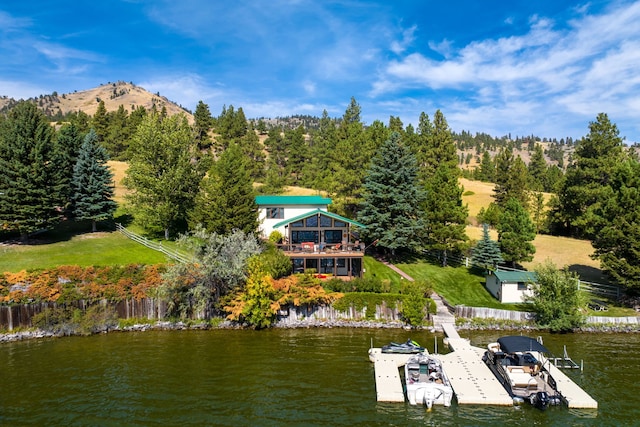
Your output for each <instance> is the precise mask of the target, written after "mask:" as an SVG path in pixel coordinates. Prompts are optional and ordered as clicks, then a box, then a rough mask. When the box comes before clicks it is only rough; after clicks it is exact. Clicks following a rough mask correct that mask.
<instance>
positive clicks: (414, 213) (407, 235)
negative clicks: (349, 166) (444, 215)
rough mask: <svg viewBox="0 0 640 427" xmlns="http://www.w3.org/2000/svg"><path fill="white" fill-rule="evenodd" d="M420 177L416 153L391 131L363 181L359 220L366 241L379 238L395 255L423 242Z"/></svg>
mask: <svg viewBox="0 0 640 427" xmlns="http://www.w3.org/2000/svg"><path fill="white" fill-rule="evenodd" d="M417 179H418V178H417V167H416V160H415V157H414V155H413V154H412V153H411V150H409V149H408V148H407V147H405V146H404V145H402V143H401V141H400V135H399V134H398V133H397V132H394V133H392V134H391V136H390V137H389V139H388V140H387V141H386V142H385V143H384V144H383V145H382V147H380V149H379V150H378V153H377V154H376V155H375V156H374V158H373V159H372V161H371V166H370V167H369V170H368V171H367V175H366V178H365V181H364V184H363V202H362V204H361V205H360V210H359V212H358V221H360V222H361V223H362V224H364V225H365V226H366V228H365V229H363V230H362V232H361V234H362V237H363V238H364V239H365V240H368V241H369V242H372V241H375V240H377V246H378V247H381V248H384V249H387V250H389V251H390V252H391V253H392V254H393V253H395V251H396V250H402V249H412V248H416V247H418V246H419V245H420V236H421V235H422V234H423V230H424V223H423V219H422V216H423V214H422V211H421V209H422V203H423V202H424V193H423V191H422V190H421V189H420V187H419V185H418V181H417Z"/></svg>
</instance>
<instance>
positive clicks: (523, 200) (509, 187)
mask: <svg viewBox="0 0 640 427" xmlns="http://www.w3.org/2000/svg"><path fill="white" fill-rule="evenodd" d="M528 179H529V178H528V177H527V166H526V165H525V163H524V162H523V161H522V159H521V158H520V157H519V156H518V157H517V158H514V155H513V150H512V149H511V148H505V149H503V150H502V151H501V152H500V153H499V154H498V156H497V157H496V186H495V188H494V190H493V191H494V195H493V197H494V199H495V201H496V204H497V205H498V206H500V207H504V205H505V203H506V202H507V201H508V200H509V199H512V198H513V199H516V200H518V202H519V203H520V204H521V205H522V206H523V207H524V208H525V209H527V208H528V206H529V192H528V191H527V188H528Z"/></svg>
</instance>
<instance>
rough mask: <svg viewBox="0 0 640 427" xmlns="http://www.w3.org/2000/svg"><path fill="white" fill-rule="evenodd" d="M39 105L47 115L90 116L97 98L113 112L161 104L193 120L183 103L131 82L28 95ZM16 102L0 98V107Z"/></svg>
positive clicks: (149, 107)
mask: <svg viewBox="0 0 640 427" xmlns="http://www.w3.org/2000/svg"><path fill="white" fill-rule="evenodd" d="M30 100H32V101H35V102H36V103H37V104H38V106H39V107H40V108H41V109H42V110H43V111H44V112H45V113H46V114H47V115H49V116H55V115H56V114H58V113H61V114H66V113H68V112H71V111H83V112H85V113H87V114H88V115H90V116H93V114H95V112H96V110H97V108H98V104H99V102H100V101H104V106H105V108H106V109H107V111H115V110H117V109H118V107H120V105H122V106H123V107H124V108H125V109H126V110H127V112H129V113H131V111H133V110H134V109H136V108H138V107H139V106H143V107H145V108H146V109H147V110H148V109H151V108H152V107H153V106H154V105H155V107H156V108H157V109H158V111H160V110H162V107H165V108H166V109H167V113H168V114H169V115H174V114H179V113H183V114H185V115H187V117H188V119H189V120H190V121H192V120H193V116H192V114H191V113H190V112H189V111H187V110H185V109H184V108H183V107H182V106H180V105H178V104H176V103H175V102H172V101H170V100H168V99H167V98H166V97H164V96H161V95H160V94H158V93H156V94H153V93H151V92H149V91H147V90H145V89H144V88H142V87H140V86H136V85H134V84H133V83H126V82H122V81H119V82H115V83H111V82H109V83H106V84H103V85H100V86H98V87H95V88H93V89H87V90H83V91H75V92H72V93H65V94H58V93H57V92H54V93H53V94H51V95H40V96H39V97H37V98H31V99H30ZM16 102H17V101H16V100H14V99H12V98H8V97H0V110H2V109H4V108H6V107H10V106H12V105H13V104H15V103H16Z"/></svg>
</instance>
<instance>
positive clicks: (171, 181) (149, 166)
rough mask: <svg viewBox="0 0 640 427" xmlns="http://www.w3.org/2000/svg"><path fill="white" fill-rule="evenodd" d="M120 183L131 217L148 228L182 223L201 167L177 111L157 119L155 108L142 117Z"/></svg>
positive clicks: (182, 226)
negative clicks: (126, 191)
mask: <svg viewBox="0 0 640 427" xmlns="http://www.w3.org/2000/svg"><path fill="white" fill-rule="evenodd" d="M130 152H131V161H130V164H129V168H128V169H127V175H126V177H125V181H124V182H125V185H126V186H127V187H128V188H129V189H131V190H132V192H131V194H128V195H127V196H126V198H127V201H128V202H129V204H130V205H131V207H132V208H133V210H134V212H135V220H136V221H137V222H138V223H139V224H140V225H142V226H143V227H144V228H145V229H146V230H147V231H150V232H154V233H157V232H163V233H164V237H165V238H166V239H168V238H169V236H170V235H171V233H172V232H176V231H181V230H184V229H185V228H186V223H187V213H188V212H189V211H190V210H191V209H192V207H193V203H194V198H195V195H196V194H197V192H198V187H199V183H200V180H201V178H202V175H203V171H202V170H200V167H199V164H198V162H197V158H198V157H197V153H196V144H195V141H194V140H193V137H192V134H191V128H190V127H189V124H188V123H187V120H186V118H185V117H184V116H183V115H175V116H172V117H168V118H166V119H164V120H161V118H160V116H159V115H158V114H157V113H152V114H149V115H147V116H146V117H144V119H143V121H142V123H140V126H139V127H138V131H137V132H136V134H135V135H134V137H133V139H132V142H131V147H130Z"/></svg>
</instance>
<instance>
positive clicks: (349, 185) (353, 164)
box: [329, 98, 376, 215]
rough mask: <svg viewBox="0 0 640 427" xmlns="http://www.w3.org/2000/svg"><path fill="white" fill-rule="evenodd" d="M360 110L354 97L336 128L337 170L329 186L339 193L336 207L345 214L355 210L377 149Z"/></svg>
mask: <svg viewBox="0 0 640 427" xmlns="http://www.w3.org/2000/svg"><path fill="white" fill-rule="evenodd" d="M360 112H361V109H360V105H359V104H358V103H357V102H356V100H355V98H351V103H350V104H349V107H348V108H347V110H346V111H345V113H344V115H343V116H342V121H341V122H340V126H339V127H338V129H337V135H338V140H337V145H336V149H335V150H334V151H333V152H332V153H331V156H332V160H333V162H334V168H335V172H334V173H333V175H332V182H331V188H330V189H329V190H330V192H331V193H333V194H335V195H336V197H337V199H336V200H335V201H334V202H335V203H334V204H335V206H334V208H335V209H336V210H338V211H339V212H338V213H341V214H343V215H350V214H352V213H353V209H354V208H355V203H357V202H358V200H359V197H360V191H361V189H362V182H363V180H364V176H365V173H366V170H367V166H368V165H369V161H370V159H371V157H373V155H374V153H375V149H376V147H374V146H373V144H372V141H370V140H368V138H367V137H366V135H365V132H364V124H363V123H362V121H361V119H360Z"/></svg>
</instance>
